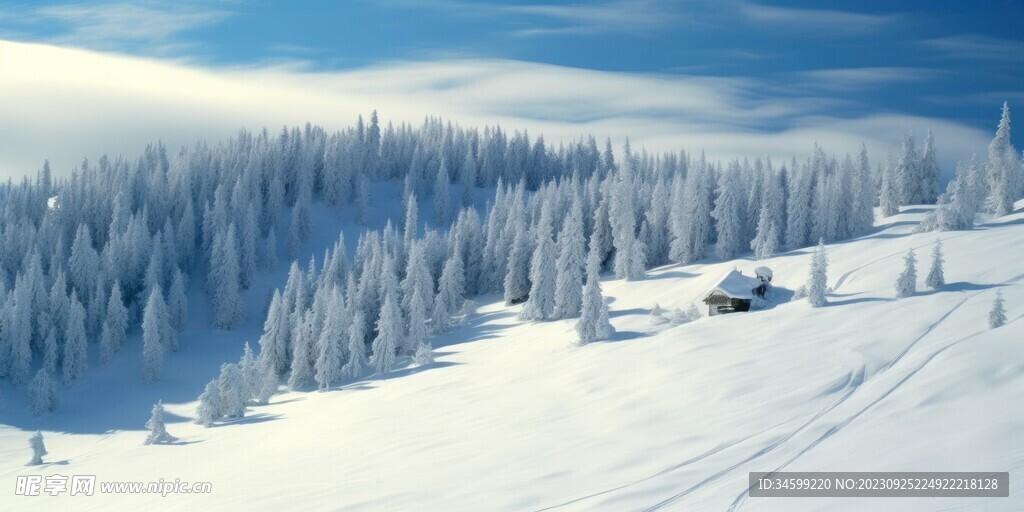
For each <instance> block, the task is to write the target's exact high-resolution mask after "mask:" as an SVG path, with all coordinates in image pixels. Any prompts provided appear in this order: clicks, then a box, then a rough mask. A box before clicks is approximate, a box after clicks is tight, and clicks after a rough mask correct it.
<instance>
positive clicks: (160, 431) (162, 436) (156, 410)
mask: <svg viewBox="0 0 1024 512" xmlns="http://www.w3.org/2000/svg"><path fill="white" fill-rule="evenodd" d="M146 428H147V429H149V435H148V436H146V440H145V441H143V443H142V444H145V445H151V444H168V443H173V442H174V441H177V440H178V438H176V437H174V436H172V435H171V434H168V433H167V427H166V426H165V425H164V402H163V400H158V401H157V402H156V404H154V405H153V411H152V412H151V413H150V415H149V421H147V422H146Z"/></svg>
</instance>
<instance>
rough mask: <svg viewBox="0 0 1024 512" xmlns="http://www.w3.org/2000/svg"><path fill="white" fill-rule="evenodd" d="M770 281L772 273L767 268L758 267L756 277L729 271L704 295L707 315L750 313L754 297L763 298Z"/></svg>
mask: <svg viewBox="0 0 1024 512" xmlns="http://www.w3.org/2000/svg"><path fill="white" fill-rule="evenodd" d="M771 280H772V271H771V269H769V268H767V267H759V268H758V269H757V277H752V276H747V275H744V274H743V272H741V271H739V270H736V269H735V268H734V269H732V270H730V271H729V272H727V273H726V274H725V275H724V276H722V277H721V279H719V280H718V282H716V283H715V285H714V286H712V287H711V289H710V290H708V293H707V295H705V298H704V303H705V304H707V305H708V315H709V316H715V315H721V314H725V313H734V312H737V311H750V304H751V302H753V300H754V297H764V296H765V294H766V293H767V292H768V286H769V283H770V282H771Z"/></svg>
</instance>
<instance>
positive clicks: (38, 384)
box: [28, 367, 57, 416]
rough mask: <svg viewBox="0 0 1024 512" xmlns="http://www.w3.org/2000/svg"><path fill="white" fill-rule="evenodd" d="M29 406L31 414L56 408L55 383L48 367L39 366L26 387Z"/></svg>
mask: <svg viewBox="0 0 1024 512" xmlns="http://www.w3.org/2000/svg"><path fill="white" fill-rule="evenodd" d="M28 397H29V407H30V408H31V409H32V415H33V416H39V415H40V414H42V413H44V412H54V411H56V410H57V385H56V383H55V382H54V380H53V375H52V374H51V373H50V370H49V369H48V368H45V367H44V368H40V369H39V371H37V372H36V376H35V377H33V378H32V382H31V383H29V387H28Z"/></svg>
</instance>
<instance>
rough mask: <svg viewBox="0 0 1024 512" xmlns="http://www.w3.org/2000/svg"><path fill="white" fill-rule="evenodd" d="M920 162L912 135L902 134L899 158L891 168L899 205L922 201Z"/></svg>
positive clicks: (908, 133)
mask: <svg viewBox="0 0 1024 512" xmlns="http://www.w3.org/2000/svg"><path fill="white" fill-rule="evenodd" d="M920 164H921V162H920V157H919V155H918V152H917V144H916V143H915V142H914V135H913V134H912V133H910V132H907V133H906V134H905V135H904V136H903V148H902V149H901V151H900V155H899V159H898V160H896V166H895V167H894V168H893V177H894V178H895V182H894V185H895V187H896V196H897V197H898V198H899V199H898V201H899V205H900V206H906V205H908V204H921V203H922V197H921V196H922V193H921V173H920V171H919V169H920Z"/></svg>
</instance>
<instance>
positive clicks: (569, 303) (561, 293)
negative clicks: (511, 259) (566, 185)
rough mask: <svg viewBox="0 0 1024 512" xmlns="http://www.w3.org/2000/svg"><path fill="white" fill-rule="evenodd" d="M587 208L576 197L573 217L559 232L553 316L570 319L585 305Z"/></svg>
mask: <svg viewBox="0 0 1024 512" xmlns="http://www.w3.org/2000/svg"><path fill="white" fill-rule="evenodd" d="M583 232H584V226H583V210H582V206H581V204H580V200H579V198H575V199H574V200H573V203H572V207H571V208H570V210H569V216H568V217H566V218H565V222H563V224H562V231H561V232H560V233H559V234H558V248H559V253H558V260H557V261H556V262H555V268H556V271H557V276H556V278H555V310H554V314H553V315H552V318H570V317H575V316H576V315H578V314H580V308H581V307H582V305H583V271H584V266H585V265H586V251H587V248H586V247H585V245H584V244H585V243H586V240H584V238H583Z"/></svg>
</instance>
